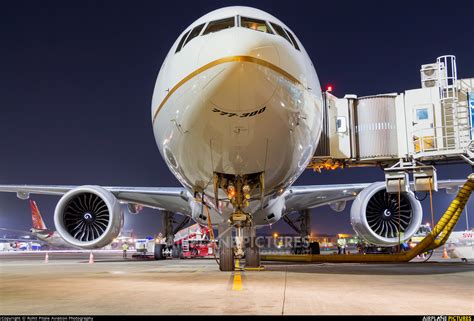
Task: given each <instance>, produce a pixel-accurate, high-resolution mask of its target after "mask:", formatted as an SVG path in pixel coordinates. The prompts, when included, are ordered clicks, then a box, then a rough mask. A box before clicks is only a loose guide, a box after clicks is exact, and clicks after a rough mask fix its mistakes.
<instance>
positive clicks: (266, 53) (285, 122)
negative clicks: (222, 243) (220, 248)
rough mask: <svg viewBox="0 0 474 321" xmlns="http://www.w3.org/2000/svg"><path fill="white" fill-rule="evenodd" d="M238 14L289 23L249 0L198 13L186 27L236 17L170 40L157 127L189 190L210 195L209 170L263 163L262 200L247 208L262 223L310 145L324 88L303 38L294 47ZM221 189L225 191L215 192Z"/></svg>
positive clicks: (157, 96) (255, 168) (253, 169)
mask: <svg viewBox="0 0 474 321" xmlns="http://www.w3.org/2000/svg"><path fill="white" fill-rule="evenodd" d="M238 16H244V17H250V18H255V19H261V20H265V21H267V22H272V23H277V24H278V25H280V26H283V27H284V28H286V29H288V30H289V28H288V27H286V26H285V25H284V24H283V23H282V22H281V21H279V20H278V19H276V18H274V17H273V16H271V15H269V14H267V13H265V12H263V11H260V10H257V9H252V8H248V7H228V8H223V9H220V10H216V11H213V12H211V13H209V14H207V15H205V16H203V17H202V18H200V19H198V20H197V21H195V22H194V23H193V24H191V26H190V27H188V28H187V29H186V30H185V31H184V32H183V34H185V33H186V32H187V31H188V30H191V29H192V28H193V27H195V26H198V25H200V24H202V23H206V24H207V23H208V22H211V21H215V20H219V19H222V18H229V17H236V18H235V21H236V26H235V27H233V28H228V29H225V30H220V31H217V32H214V33H209V34H206V35H202V34H203V31H201V35H199V36H197V37H195V38H193V39H192V40H191V41H189V42H188V43H187V44H186V45H185V46H184V47H183V48H182V49H181V50H180V51H179V52H177V53H176V48H177V47H178V44H179V41H180V39H181V37H182V36H183V34H182V35H181V36H180V37H179V38H178V39H177V40H176V42H175V44H174V45H173V47H172V48H171V50H170V52H169V53H168V55H167V57H166V59H165V61H164V62H163V65H162V67H161V70H160V72H159V75H158V79H157V81H156V85H155V90H154V94H153V102H152V121H153V131H154V135H155V139H156V142H157V144H158V148H159V150H160V153H161V155H162V157H163V158H164V160H165V162H166V164H167V165H168V167H169V169H170V170H171V171H172V172H173V174H174V175H175V176H176V178H177V179H178V180H179V181H180V182H181V184H182V185H183V186H184V187H185V188H186V189H187V190H188V191H189V192H190V193H191V195H194V192H200V191H204V193H205V195H206V197H209V198H210V199H212V196H213V195H214V191H213V173H214V172H218V173H225V174H234V175H246V174H252V173H259V172H264V175H265V196H266V197H265V201H264V204H265V208H264V209H262V203H261V200H259V199H256V198H255V199H254V198H252V199H253V201H251V202H250V206H249V207H248V209H247V210H248V211H249V212H251V213H253V217H254V221H255V222H256V224H258V225H261V224H266V223H273V222H276V221H277V220H278V219H279V218H280V217H281V215H282V213H283V212H284V210H285V209H284V200H283V196H282V194H283V192H284V191H285V190H286V189H287V188H288V187H289V186H290V185H291V184H292V183H293V182H294V181H295V180H296V179H297V178H298V176H299V175H300V174H301V173H302V172H303V170H304V169H305V168H306V166H307V164H308V162H309V161H310V160H311V157H312V156H313V154H314V151H315V149H316V146H317V143H318V140H319V137H320V133H321V124H322V111H321V108H322V95H321V88H320V84H319V80H318V77H317V75H316V72H315V70H314V67H313V64H312V63H311V60H310V58H309V57H308V55H307V53H306V51H305V50H304V48H303V46H302V45H301V43H300V42H299V41H298V46H299V50H297V49H296V48H295V47H294V46H293V45H292V44H291V43H290V42H289V41H287V40H286V39H285V38H283V37H282V36H279V35H277V34H270V33H264V32H261V31H258V30H252V29H249V28H244V27H241V26H239V23H238V22H239V19H238V18H237V17H238ZM205 28H206V26H204V28H203V29H202V30H205ZM225 197H226V195H225V193H223V192H222V191H221V194H219V198H220V199H224V198H225ZM267 204H268V205H267ZM191 205H192V206H195V204H194V205H193V204H191ZM219 207H220V208H219V210H218V212H219V215H217V214H218V213H217V211H213V215H212V220H213V223H219V222H221V221H222V219H223V218H225V217H226V216H227V215H229V214H230V213H231V212H232V206H230V204H229V203H228V202H221V205H220V206H219ZM272 214H273V216H272ZM193 216H197V215H194V213H193ZM195 218H197V217H195Z"/></svg>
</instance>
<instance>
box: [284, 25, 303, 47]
mask: <svg viewBox="0 0 474 321" xmlns="http://www.w3.org/2000/svg"><path fill="white" fill-rule="evenodd" d="M285 30H286V33H287V34H288V36H289V37H290V38H291V41H292V42H293V46H295V48H296V50H300V47H299V46H298V43H297V42H296V39H295V37H294V36H293V34H292V33H291V32H290V31H289V30H288V29H285Z"/></svg>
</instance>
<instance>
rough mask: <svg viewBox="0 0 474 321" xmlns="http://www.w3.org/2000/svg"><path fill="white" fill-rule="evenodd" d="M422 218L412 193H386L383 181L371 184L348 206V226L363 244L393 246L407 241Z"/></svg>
mask: <svg viewBox="0 0 474 321" xmlns="http://www.w3.org/2000/svg"><path fill="white" fill-rule="evenodd" d="M422 218H423V210H422V208H421V204H420V202H419V201H418V200H417V199H416V198H415V195H414V194H413V192H411V191H410V192H408V193H401V194H400V202H399V201H398V194H397V193H395V194H393V193H390V194H389V193H387V191H386V188H385V182H377V183H373V184H371V185H370V186H368V187H367V188H365V189H364V190H363V191H362V192H360V193H359V195H358V196H357V198H356V199H355V200H354V203H353V204H352V207H351V224H352V227H353V228H354V231H356V233H357V234H358V235H359V236H360V237H362V238H364V239H365V240H366V241H368V242H370V243H372V244H375V245H380V246H394V245H397V244H398V238H399V236H398V231H399V229H400V231H401V232H402V233H403V234H401V238H400V240H401V241H402V242H403V241H406V240H408V239H410V238H411V237H412V236H413V234H415V232H416V231H417V230H418V228H419V227H420V225H421V220H422Z"/></svg>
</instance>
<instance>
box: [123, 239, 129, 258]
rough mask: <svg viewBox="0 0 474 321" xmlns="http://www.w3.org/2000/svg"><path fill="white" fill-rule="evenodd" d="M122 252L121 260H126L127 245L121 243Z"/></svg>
mask: <svg viewBox="0 0 474 321" xmlns="http://www.w3.org/2000/svg"><path fill="white" fill-rule="evenodd" d="M122 250H123V258H124V259H126V258H127V250H128V244H127V243H123V245H122Z"/></svg>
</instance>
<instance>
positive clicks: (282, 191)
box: [0, 6, 462, 271]
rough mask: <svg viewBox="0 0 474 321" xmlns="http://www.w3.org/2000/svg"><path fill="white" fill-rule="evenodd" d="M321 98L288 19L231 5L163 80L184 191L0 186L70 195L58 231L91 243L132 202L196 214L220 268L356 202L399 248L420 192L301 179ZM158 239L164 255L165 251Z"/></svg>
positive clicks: (379, 240) (412, 226)
mask: <svg viewBox="0 0 474 321" xmlns="http://www.w3.org/2000/svg"><path fill="white" fill-rule="evenodd" d="M322 105H323V95H322V91H321V86H320V82H319V79H318V76H317V73H316V71H315V68H314V65H313V63H312V62H311V59H310V57H309V56H308V54H307V52H306V50H305V49H304V47H303V44H302V43H301V41H300V40H299V39H298V38H297V36H296V35H295V34H294V32H293V31H292V30H291V29H290V28H289V27H288V26H287V25H285V24H284V23H283V22H282V21H280V20H279V19H277V18H276V17H274V16H272V15H270V14H268V13H266V12H264V11H261V10H258V9H255V8H250V7H243V6H234V7H225V8H221V9H218V10H215V11H212V12H210V13H208V14H206V15H204V16H202V17H201V18H199V19H197V20H196V21H194V22H193V23H192V24H191V25H190V26H188V27H187V28H186V29H184V31H183V32H182V33H181V34H180V35H179V37H178V38H177V39H176V41H175V43H174V44H173V45H172V47H171V48H170V50H169V52H168V54H167V56H166V58H165V60H164V62H163V64H162V66H161V69H160V71H159V73H158V77H157V80H156V84H155V87H154V93H153V98H152V105H151V124H152V127H153V132H154V137H155V140H156V143H157V146H158V149H159V151H160V154H161V156H162V158H163V159H164V161H165V163H166V165H167V167H168V168H169V170H170V171H171V172H172V173H173V174H174V176H175V177H176V178H177V180H178V181H179V182H180V184H181V185H182V187H172V188H164V187H117V186H95V185H85V186H60V185H53V186H45V185H0V191H3V192H15V193H17V196H18V197H19V198H20V199H27V198H28V197H29V195H30V194H48V195H58V196H61V198H60V200H59V202H58V204H57V206H56V209H55V213H54V223H55V226H56V229H57V232H58V234H59V235H60V236H61V237H62V238H63V239H64V240H65V241H66V242H67V243H69V244H71V245H73V246H77V247H80V248H84V249H93V248H100V247H103V246H106V245H107V244H109V243H110V242H112V241H113V239H114V238H116V237H117V235H118V234H119V233H120V230H121V228H122V225H123V216H124V214H123V212H122V210H121V207H120V204H122V203H125V204H128V206H129V209H131V210H130V212H131V213H137V212H138V211H137V210H136V208H137V207H139V206H143V207H149V208H154V209H158V210H162V211H166V212H172V213H179V214H182V215H185V216H187V217H191V218H192V219H193V220H194V221H196V222H198V223H200V224H203V225H212V226H213V227H217V229H218V235H219V268H220V270H221V271H233V270H234V258H235V257H243V256H245V262H246V263H245V264H246V265H247V266H259V265H260V257H259V249H258V245H257V244H256V229H257V227H261V226H265V225H269V224H274V223H275V222H277V221H279V220H280V219H281V218H282V217H284V216H286V215H287V214H288V213H290V212H294V211H305V210H308V209H311V208H315V207H319V206H323V205H330V206H331V208H332V209H334V210H335V211H342V210H343V209H344V207H345V204H346V202H347V201H352V200H355V201H354V203H353V205H352V208H351V223H352V225H353V227H354V229H355V231H356V232H357V233H358V234H359V235H361V236H362V237H364V238H365V239H366V240H368V241H369V242H370V243H373V244H379V245H386V246H390V245H395V244H398V242H399V238H398V235H397V231H398V230H397V226H399V227H400V229H401V230H402V231H403V232H404V234H403V235H404V237H403V240H402V241H405V240H407V239H409V238H410V237H411V236H412V235H413V234H414V233H415V232H416V231H417V230H418V227H419V226H420V224H421V219H422V209H421V205H420V202H419V201H418V200H417V199H416V198H415V196H414V193H413V192H407V193H403V195H401V202H400V204H399V203H398V199H397V196H395V195H392V194H388V193H387V192H386V190H385V182H375V183H364V184H341V185H312V186H292V184H293V183H294V182H295V181H296V179H297V178H298V177H299V176H300V175H301V174H302V172H303V171H304V170H305V169H306V167H307V165H308V163H309V162H310V160H311V158H312V156H313V155H314V153H315V150H316V147H317V146H318V141H319V139H320V136H321V130H322V123H323V112H322ZM461 184H462V182H461V181H439V184H438V186H439V188H452V187H455V186H459V185H461ZM398 213H400V214H398ZM367 217H369V218H370V219H369V220H368V219H367ZM399 217H400V220H398V218H399ZM397 222H398V223H397ZM400 222H401V225H397V224H400ZM233 233H235V234H236V239H235V240H236V242H235V243H236V245H235V246H234V244H233V243H232V235H233ZM244 237H245V238H246V239H247V240H248V241H247V242H243V241H242V240H243V238H244ZM160 246H161V245H159V246H158V252H157V253H158V254H156V253H155V255H157V258H163V257H162V255H161V254H160V252H159V251H161V250H163V251H164V250H165V249H164V248H163V249H161V247H160Z"/></svg>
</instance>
